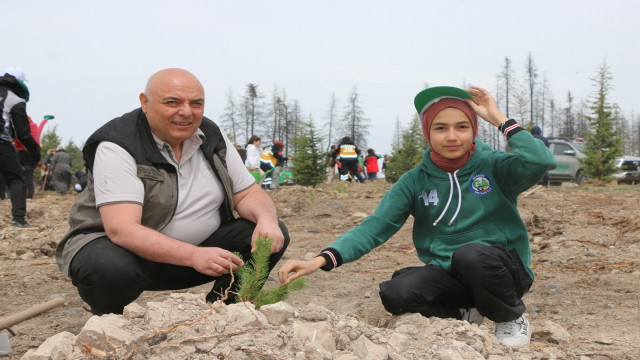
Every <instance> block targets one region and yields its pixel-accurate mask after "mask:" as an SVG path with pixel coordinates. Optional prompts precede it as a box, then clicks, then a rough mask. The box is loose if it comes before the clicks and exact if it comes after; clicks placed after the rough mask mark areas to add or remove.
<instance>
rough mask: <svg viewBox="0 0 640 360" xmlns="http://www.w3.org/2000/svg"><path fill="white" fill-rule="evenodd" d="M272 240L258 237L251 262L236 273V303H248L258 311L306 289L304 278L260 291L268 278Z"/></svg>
mask: <svg viewBox="0 0 640 360" xmlns="http://www.w3.org/2000/svg"><path fill="white" fill-rule="evenodd" d="M272 243H273V239H272V238H267V237H263V236H260V237H258V238H257V239H256V251H254V252H253V255H252V257H251V260H250V261H249V262H248V263H245V264H244V265H243V266H241V267H240V268H239V269H238V271H237V273H236V274H237V278H238V296H237V297H236V302H243V301H248V302H251V303H253V304H254V305H255V306H256V309H259V308H260V307H261V306H264V305H269V304H275V303H277V302H278V301H283V300H284V299H285V298H286V297H287V295H288V294H289V292H291V291H293V290H300V289H304V288H305V287H306V282H305V280H304V278H298V279H296V280H294V281H292V282H290V283H288V284H287V285H281V286H276V287H274V288H270V289H262V286H263V285H264V283H265V282H266V280H267V277H268V276H269V257H270V256H271V244H272Z"/></svg>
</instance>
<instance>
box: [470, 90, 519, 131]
mask: <svg viewBox="0 0 640 360" xmlns="http://www.w3.org/2000/svg"><path fill="white" fill-rule="evenodd" d="M466 91H467V92H468V93H469V94H471V97H473V101H471V100H467V103H468V104H469V105H470V106H471V107H472V108H473V110H475V111H476V113H478V115H479V116H480V117H481V118H483V119H484V120H486V121H487V122H489V123H491V124H493V125H495V126H499V125H500V124H501V123H503V122H504V121H507V120H509V118H507V116H506V115H504V114H503V113H502V112H501V111H500V109H499V108H498V105H497V104H496V100H495V99H494V98H493V96H492V95H491V94H490V93H489V92H488V91H487V90H485V89H483V88H481V87H478V86H472V87H471V89H466Z"/></svg>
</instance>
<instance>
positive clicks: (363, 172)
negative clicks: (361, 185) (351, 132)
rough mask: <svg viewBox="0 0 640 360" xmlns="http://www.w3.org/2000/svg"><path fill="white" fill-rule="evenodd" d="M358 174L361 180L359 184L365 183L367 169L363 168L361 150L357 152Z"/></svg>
mask: <svg viewBox="0 0 640 360" xmlns="http://www.w3.org/2000/svg"><path fill="white" fill-rule="evenodd" d="M358 174H360V178H362V181H361V182H365V181H366V178H367V168H366V166H364V157H363V156H362V150H358Z"/></svg>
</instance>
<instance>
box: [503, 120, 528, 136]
mask: <svg viewBox="0 0 640 360" xmlns="http://www.w3.org/2000/svg"><path fill="white" fill-rule="evenodd" d="M498 130H500V132H501V133H503V134H504V136H506V137H507V139H509V138H510V137H512V136H513V135H515V134H517V133H518V132H520V131H522V130H523V129H522V128H521V127H520V125H519V124H518V123H517V122H516V121H515V120H514V119H509V120H507V121H505V122H503V123H502V124H500V126H498Z"/></svg>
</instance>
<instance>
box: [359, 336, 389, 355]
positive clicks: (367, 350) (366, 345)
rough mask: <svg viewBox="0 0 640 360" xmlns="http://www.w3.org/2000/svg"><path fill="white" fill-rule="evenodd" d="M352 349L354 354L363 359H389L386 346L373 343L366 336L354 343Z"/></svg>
mask: <svg viewBox="0 0 640 360" xmlns="http://www.w3.org/2000/svg"><path fill="white" fill-rule="evenodd" d="M352 349H353V354H354V355H356V356H358V357H359V358H361V359H367V360H387V359H388V357H389V355H388V354H387V349H385V348H384V346H381V345H378V344H375V343H373V341H371V340H369V339H368V338H367V337H366V336H364V335H362V336H360V337H359V338H358V340H356V341H354V342H353V345H352Z"/></svg>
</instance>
